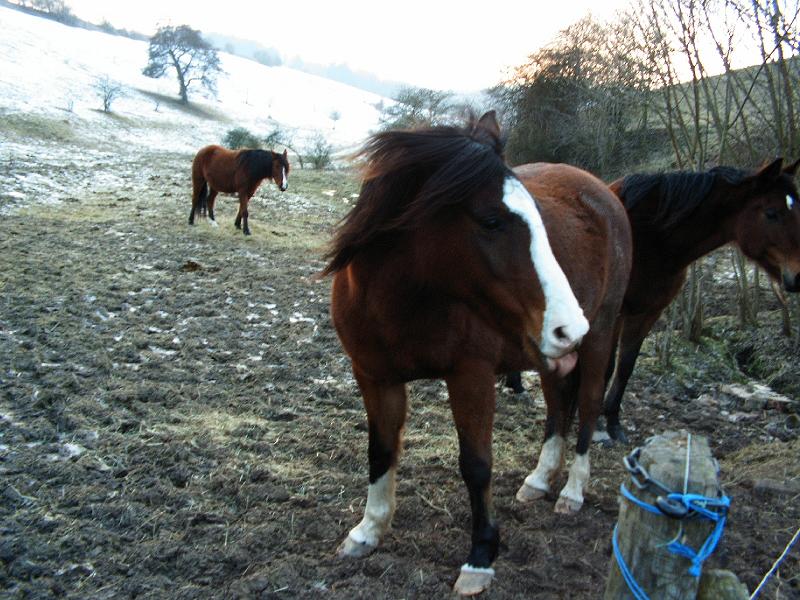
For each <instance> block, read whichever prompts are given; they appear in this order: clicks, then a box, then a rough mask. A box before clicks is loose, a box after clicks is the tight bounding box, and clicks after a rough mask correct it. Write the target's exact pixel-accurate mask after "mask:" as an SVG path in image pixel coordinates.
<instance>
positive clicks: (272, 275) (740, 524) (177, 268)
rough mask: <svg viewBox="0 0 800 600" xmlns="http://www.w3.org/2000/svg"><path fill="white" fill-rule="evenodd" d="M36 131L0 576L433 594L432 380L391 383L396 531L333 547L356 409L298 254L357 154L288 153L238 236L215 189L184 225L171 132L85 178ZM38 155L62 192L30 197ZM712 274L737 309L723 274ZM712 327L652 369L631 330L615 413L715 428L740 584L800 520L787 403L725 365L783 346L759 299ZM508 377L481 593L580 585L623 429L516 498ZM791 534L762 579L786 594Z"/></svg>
mask: <svg viewBox="0 0 800 600" xmlns="http://www.w3.org/2000/svg"><path fill="white" fill-rule="evenodd" d="M37 155H38V153H36V152H32V153H29V155H27V156H26V157H25V160H24V161H22V160H20V161H12V162H11V163H9V164H6V165H4V166H2V167H0V169H2V170H3V172H2V173H0V177H1V178H3V180H4V181H5V182H6V183H0V192H4V193H0V198H2V201H3V202H4V207H3V208H4V216H3V218H2V220H0V474H1V475H2V477H0V496H2V502H0V528H1V529H0V531H1V532H2V541H0V595H2V596H3V597H6V598H51V597H66V598H306V597H310V598H315V597H319V598H445V597H448V596H449V595H450V589H451V586H452V584H453V581H454V579H455V577H456V575H457V572H458V568H459V567H460V565H461V564H462V563H463V562H464V558H465V556H466V551H467V549H468V541H469V529H468V527H469V509H468V504H467V497H466V493H465V490H464V486H463V483H462V482H461V480H460V477H459V475H458V466H457V455H456V441H455V435H454V430H453V426H452V422H451V419H450V415H449V410H448V407H447V402H446V396H445V393H444V387H443V385H441V384H439V383H437V382H419V383H416V384H413V385H412V386H411V394H410V397H411V402H410V404H411V411H410V418H409V423H408V428H407V436H406V444H405V447H406V451H405V454H404V456H403V459H402V463H401V467H400V470H399V487H398V511H397V514H396V516H395V520H394V529H393V531H392V532H391V533H390V534H389V535H388V536H387V538H386V539H385V542H384V543H383V545H382V546H381V548H380V549H379V550H378V551H376V552H375V553H374V554H373V555H372V556H370V557H368V558H366V559H364V560H361V561H339V560H337V559H335V558H334V556H333V554H334V549H335V548H336V546H337V544H338V543H339V541H340V540H341V539H342V537H343V536H344V535H345V534H346V532H347V531H348V529H349V528H350V527H352V526H353V525H354V524H355V523H356V522H357V521H358V520H359V519H360V517H361V511H362V508H363V504H364V499H365V492H366V483H367V482H366V474H367V466H366V440H367V434H366V428H365V419H364V413H363V410H362V407H361V402H360V399H359V396H358V393H357V389H356V386H355V383H354V380H353V378H352V377H351V375H350V372H349V365H348V361H347V360H346V358H345V356H344V355H343V353H342V351H341V349H340V347H339V344H338V341H337V339H336V335H335V333H334V331H333V329H332V327H331V324H330V319H329V315H328V294H329V285H330V284H329V281H327V280H323V281H317V280H315V279H314V278H313V275H314V274H315V273H316V272H317V271H318V270H319V269H320V268H321V266H322V264H323V263H322V259H321V256H322V254H323V247H324V244H325V242H326V241H327V239H328V237H329V232H330V228H331V225H332V224H333V223H334V222H335V221H336V219H337V218H338V217H340V216H341V215H342V214H344V212H345V210H346V209H347V206H348V202H352V194H354V193H355V191H356V189H357V187H356V183H355V181H354V180H353V178H352V176H351V175H350V174H348V173H346V172H327V173H319V172H309V171H305V172H303V171H301V170H300V169H296V170H295V171H294V172H293V179H292V180H291V189H290V192H287V193H286V194H283V195H281V194H279V193H278V192H277V190H276V189H275V188H274V187H269V188H268V189H267V188H264V189H262V190H261V191H260V192H259V196H258V198H257V200H256V201H254V204H253V206H252V208H251V218H250V226H251V229H252V230H253V233H254V235H253V236H252V237H250V238H245V237H244V236H242V235H241V234H240V233H239V232H238V231H236V230H235V229H234V227H233V224H232V222H233V217H234V210H235V208H234V207H235V203H234V201H233V200H232V199H229V198H221V199H220V202H219V203H218V220H219V222H220V224H221V226H220V227H219V228H217V229H213V228H211V227H209V226H208V225H207V224H206V223H200V224H199V225H198V226H195V227H194V228H192V227H189V226H188V225H187V223H186V220H187V217H188V207H189V204H188V202H189V200H188V199H189V189H188V173H189V164H190V160H191V157H190V156H187V155H179V154H155V153H146V152H145V153H142V152H139V153H137V154H135V155H134V154H133V153H130V154H126V153H125V152H124V151H123V150H120V151H119V153H114V154H109V155H108V156H104V157H100V158H99V159H98V161H97V163H96V164H94V166H93V167H92V169H93V171H94V173H95V176H94V177H93V178H90V179H87V178H86V173H85V168H86V167H85V166H83V165H82V164H81V161H80V160H74V161H72V162H68V161H60V162H57V164H56V163H55V162H54V163H52V164H50V163H48V161H47V160H46V159H41V160H37ZM104 169H105V170H106V171H108V172H113V173H114V177H113V178H109V179H108V180H105V179H98V178H97V173H98V172H99V171H102V170H104ZM22 171H24V172H25V173H28V172H31V173H32V172H38V173H39V176H38V179H31V178H29V177H28V178H23V177H22V175H23V174H25V173H23V172H22ZM23 179H24V180H25V181H26V182H27V183H26V185H27V186H28V187H19V186H21V185H22V184H21V183H19V182H21V181H22V180H23ZM55 180H60V181H65V182H71V183H70V186H71V189H70V194H69V196H68V197H67V198H65V199H62V200H61V201H60V202H58V203H57V204H54V205H50V204H43V203H42V201H43V200H46V199H47V198H41V197H37V196H39V194H38V193H37V189H38V190H40V191H41V192H42V193H41V195H43V196H46V195H47V188H46V186H45V182H48V181H50V182H52V181H55ZM37 181H41V182H42V186H43V187H40V188H37V183H36V182H37ZM15 182H17V183H15ZM18 184H19V185H18ZM3 186H6V189H5V190H2V187H3ZM14 186H17V187H14ZM15 190H16V191H15ZM20 190H21V191H20ZM11 192H14V193H11ZM717 292H718V293H719V294H720V298H722V299H723V300H720V302H719V303H718V304H719V305H720V306H721V307H723V308H731V310H730V311H729V312H730V313H731V314H734V311H733V309H732V302H729V301H727V300H724V299H725V298H726V297H727V295H730V294H731V290H730V289H728V288H727V287H725V286H722V285H720V287H719V288H718V289H716V290H715V293H717ZM712 316H713V315H712ZM707 334H708V337H707V339H706V341H705V342H704V343H703V344H702V345H701V346H693V345H690V344H685V343H678V342H676V345H675V357H674V361H675V362H674V365H673V367H671V368H666V369H665V368H663V367H661V366H660V365H659V363H658V361H657V359H656V358H655V355H654V352H653V350H652V344H651V343H649V342H648V345H647V347H646V348H645V353H644V355H643V357H642V360H641V361H640V363H639V367H638V370H637V373H636V374H635V376H634V378H633V380H632V382H631V386H630V388H629V389H630V392H631V394H629V395H628V397H627V398H626V402H625V405H624V415H625V422H626V423H627V425H628V426H629V430H630V434H631V438H632V442H633V443H635V444H641V443H643V442H644V440H645V439H646V438H647V437H648V436H649V435H651V434H653V433H657V432H661V431H665V430H671V429H681V428H683V429H688V430H691V431H692V432H694V433H695V434H702V435H706V436H709V438H710V440H711V444H712V447H713V450H714V453H715V455H716V456H717V457H718V458H719V459H720V462H721V466H722V474H721V478H722V480H723V482H725V484H726V491H727V493H728V494H729V495H730V496H731V497H732V499H733V500H732V502H733V507H732V510H731V515H730V521H729V524H728V527H727V530H726V532H725V537H724V539H723V541H722V543H721V546H720V547H719V549H718V550H717V552H716V553H715V555H714V556H713V557H712V558H711V559H710V561H709V563H707V564H708V565H709V566H712V567H724V568H729V569H732V570H734V571H735V572H736V573H738V574H739V576H740V577H741V579H742V580H743V581H744V582H745V583H746V584H747V586H748V588H749V589H751V590H752V589H753V588H754V587H755V586H756V584H757V583H758V581H759V580H760V578H761V576H762V575H763V574H764V573H765V572H766V571H767V570H768V569H769V567H770V565H771V564H772V562H773V560H774V559H775V558H776V557H777V556H778V555H779V553H780V552H781V550H782V549H783V548H784V545H785V544H786V543H787V542H788V540H789V538H790V537H791V535H792V533H793V532H794V530H795V529H796V528H797V526H798V523H800V498H799V497H798V495H799V494H798V485H800V441H798V434H800V429H798V428H797V421H796V418H793V417H792V416H791V414H790V413H789V412H785V411H779V410H773V409H770V410H755V411H753V410H746V409H747V407H743V406H738V405H736V403H735V402H732V401H730V400H726V399H725V397H724V396H723V395H721V394H720V392H719V389H720V386H721V385H722V384H726V383H732V382H735V381H739V382H742V381H746V380H748V379H750V378H753V377H754V376H756V375H763V373H764V370H765V369H766V371H767V372H768V381H767V383H770V384H772V385H773V387H774V388H776V390H777V391H779V392H781V393H784V394H786V395H787V396H788V397H789V398H790V399H796V398H797V397H798V396H800V394H798V389H797V387H796V386H797V384H798V377H797V376H798V369H797V366H796V363H797V350H796V346H795V345H793V343H792V342H791V341H788V340H784V339H783V338H781V336H780V333H779V327H778V323H777V315H776V314H775V313H769V314H767V315H765V316H764V317H763V318H762V326H761V328H760V329H759V330H757V331H755V332H752V331H748V332H744V331H742V330H741V328H739V327H738V326H737V325H736V323H735V321H734V320H733V319H732V318H728V317H725V316H720V315H717V316H716V317H715V318H712V319H711V321H710V325H709V329H708V331H707ZM737 357H738V359H739V360H738V362H737ZM754 361H755V362H757V363H758V365H761V366H760V367H759V369H760V370H756V369H754V368H752V366H753V364H754ZM770 365H772V366H773V368H772V369H771V370H770V369H769V368H768V367H769V366H770ZM748 369H749V370H748ZM756 371H758V372H756ZM770 373H771V375H769V374H770ZM761 379H762V381H763V380H764V377H762V378H761ZM526 385H527V386H528V388H529V389H530V390H531V394H526V395H519V396H514V395H511V394H509V393H507V392H505V391H503V390H502V389H501V388H500V387H498V402H497V407H498V408H497V413H498V414H497V420H496V430H495V471H494V497H495V504H496V511H497V517H498V520H499V523H500V525H501V535H502V548H501V553H500V557H499V559H498V561H497V563H496V569H497V579H496V582H495V583H494V585H493V587H492V588H491V589H490V591H489V592H488V593H487V594H485V597H487V598H522V597H526V598H570V599H589V598H598V597H600V596H601V594H602V589H603V587H604V581H605V578H606V575H607V571H608V564H609V558H610V549H611V542H610V539H611V530H612V527H613V524H614V522H615V519H616V514H617V488H618V486H619V483H620V481H621V480H622V478H623V477H624V471H623V468H622V465H621V458H622V456H623V454H624V453H625V452H626V451H628V450H629V448H622V447H619V446H617V447H614V448H611V449H604V448H601V447H599V446H595V447H594V448H593V449H592V470H593V473H592V481H591V484H590V486H589V489H588V491H587V498H586V504H585V506H584V508H583V510H582V511H581V512H580V513H579V514H578V515H576V516H573V517H565V516H561V515H556V514H554V513H553V504H554V498H551V499H549V500H548V501H542V502H539V503H536V504H533V505H525V506H522V505H520V504H519V503H518V502H516V501H515V500H514V493H515V492H516V490H517V488H518V487H519V485H520V483H521V481H522V480H523V478H524V477H525V475H526V474H527V473H528V472H529V471H530V470H531V468H532V467H533V465H534V456H535V455H537V454H538V451H539V448H540V444H541V433H542V424H543V418H544V408H543V402H542V399H541V394H540V392H539V390H538V387H537V380H536V377H535V375H532V374H526ZM698 398H700V399H699V400H698ZM763 479H769V480H771V482H772V483H773V484H775V485H771V484H770V485H767V486H766V487H765V486H764V485H762V484H759V483H758V482H759V481H760V480H763ZM560 483H562V484H563V479H562V480H561V482H560ZM799 556H800V555H799V554H798V550H797V549H796V550H795V551H794V553H793V554H792V555H791V556H790V558H789V559H788V560H787V562H786V563H785V565H784V567H783V568H782V569H781V571H780V573H779V574H778V576H777V577H776V578H775V579H774V580H773V581H772V583H771V584H770V585H769V587H768V588H767V591H766V592H765V595H764V596H763V597H765V598H800V566H799V564H798V557H799Z"/></svg>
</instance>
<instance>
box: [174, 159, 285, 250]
mask: <svg viewBox="0 0 800 600" xmlns="http://www.w3.org/2000/svg"><path fill="white" fill-rule="evenodd" d="M264 179H272V180H273V181H274V182H275V184H276V185H277V186H278V188H280V190H281V191H282V192H285V191H286V188H288V187H289V157H288V155H287V154H286V150H284V151H283V154H279V153H277V152H271V151H268V150H228V149H226V148H223V147H222V146H213V145H212V146H206V147H205V148H203V149H201V150H200V151H199V152H198V153H197V155H196V156H195V157H194V162H193V163H192V210H191V211H190V212H189V225H194V216H195V214H205V213H206V209H207V210H208V218H209V219H210V220H211V223H212V224H213V225H215V226H216V224H217V222H216V220H215V219H214V201H215V200H216V199H217V194H219V193H220V192H224V193H226V194H237V195H238V196H239V212H238V213H237V214H236V221H235V222H234V224H235V225H236V228H237V229H240V228H241V229H242V230H243V231H244V234H245V235H250V227H248V225H247V216H248V212H247V205H248V203H249V202H250V198H252V197H253V194H255V193H256V190H257V189H258V186H259V185H261V182H262V181H263V180H264Z"/></svg>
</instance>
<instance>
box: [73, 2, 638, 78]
mask: <svg viewBox="0 0 800 600" xmlns="http://www.w3.org/2000/svg"><path fill="white" fill-rule="evenodd" d="M625 4H626V0H605V1H597V0H594V1H592V0H570V1H569V2H563V1H553V0H548V1H546V2H542V1H536V0H493V1H491V0H490V1H489V2H486V1H483V2H477V1H475V0H463V1H452V0H444V1H440V0H401V1H399V2H392V3H388V2H382V1H381V0H305V1H302V0H300V1H298V0H222V1H219V2H204V1H203V0H127V1H125V0H123V1H119V0H67V5H68V6H69V7H70V8H71V9H72V12H73V13H74V14H75V15H76V16H78V17H80V18H82V19H86V20H88V21H92V22H96V23H99V22H101V21H103V20H107V21H109V22H110V23H111V24H112V25H114V26H115V27H121V28H124V29H132V30H135V31H139V32H141V33H145V34H148V35H151V34H152V33H153V32H154V31H155V30H156V27H157V26H159V25H168V24H169V25H184V24H185V25H189V26H191V27H193V28H194V29H199V30H201V31H207V32H218V33H225V34H230V35H235V36H237V37H241V38H245V39H252V40H255V41H258V42H260V43H262V44H264V45H265V46H273V47H275V48H277V49H278V50H279V51H280V52H281V54H282V55H283V56H284V57H290V56H295V55H296V56H300V57H302V58H303V60H305V61H306V62H315V63H321V64H331V63H347V64H349V65H350V66H351V67H353V68H355V69H362V70H366V71H370V72H372V73H374V74H376V75H378V76H379V77H381V78H382V79H386V80H399V81H404V82H407V83H410V84H412V85H417V86H422V87H431V88H437V89H454V90H459V91H465V90H477V89H482V88H486V87H489V86H491V85H494V84H495V83H497V82H498V81H500V79H501V78H502V77H503V74H504V72H505V69H507V68H508V67H510V66H515V65H518V64H521V63H522V62H524V60H525V58H526V57H527V56H528V54H530V53H531V52H533V51H534V50H536V49H537V48H539V47H541V46H542V45H544V44H546V43H547V42H548V41H549V40H550V39H552V37H553V36H554V35H555V34H556V33H557V32H558V31H559V30H560V29H563V28H564V27H566V26H568V25H569V24H570V23H572V22H574V21H576V20H577V19H579V18H581V17H582V16H584V15H586V14H587V13H588V12H589V11H590V10H591V11H592V14H593V15H594V16H596V17H598V18H607V17H610V16H611V15H612V14H613V12H614V10H615V9H616V8H617V7H621V6H624V5H625ZM220 7H222V8H220Z"/></svg>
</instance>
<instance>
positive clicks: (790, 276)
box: [782, 269, 800, 293]
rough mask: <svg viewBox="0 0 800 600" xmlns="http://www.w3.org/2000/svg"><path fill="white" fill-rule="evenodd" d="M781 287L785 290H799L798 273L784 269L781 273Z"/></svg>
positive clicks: (799, 275)
mask: <svg viewBox="0 0 800 600" xmlns="http://www.w3.org/2000/svg"><path fill="white" fill-rule="evenodd" d="M782 279H783V288H784V289H785V290H786V291H787V292H792V293H797V292H800V273H794V272H792V271H788V270H785V269H784V271H783V273H782Z"/></svg>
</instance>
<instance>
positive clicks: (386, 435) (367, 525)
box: [337, 367, 407, 557]
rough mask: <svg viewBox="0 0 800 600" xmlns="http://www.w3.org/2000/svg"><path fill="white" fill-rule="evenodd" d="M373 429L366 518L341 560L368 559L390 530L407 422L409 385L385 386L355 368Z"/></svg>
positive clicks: (352, 534) (348, 539)
mask: <svg viewBox="0 0 800 600" xmlns="http://www.w3.org/2000/svg"><path fill="white" fill-rule="evenodd" d="M353 373H354V374H355V377H356V381H357V382H358V385H359V388H360V389H361V395H362V396H363V399H364V407H365V408H366V410H367V422H368V426H369V450H368V452H369V488H368V489H367V505H366V507H365V509H364V518H363V519H361V522H360V523H359V524H358V525H356V526H355V527H354V528H353V529H351V530H350V533H349V534H348V535H347V537H346V538H345V539H344V541H343V542H342V543H341V544H340V545H339V548H338V550H337V555H338V556H339V557H347V556H350V557H361V556H366V555H367V554H369V553H370V552H372V551H373V550H374V549H375V548H377V547H378V543H379V542H380V540H381V538H382V537H383V535H384V534H385V533H386V532H387V531H388V530H389V527H390V526H391V523H392V516H393V515H394V510H395V474H396V471H397V459H398V456H399V454H400V447H401V444H402V432H403V427H404V425H405V420H406V411H407V400H406V387H405V384H402V383H400V384H391V385H388V384H382V383H379V382H377V381H374V380H372V379H370V378H369V377H367V376H366V375H363V374H361V373H360V372H359V371H358V369H357V368H355V367H354V368H353Z"/></svg>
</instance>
